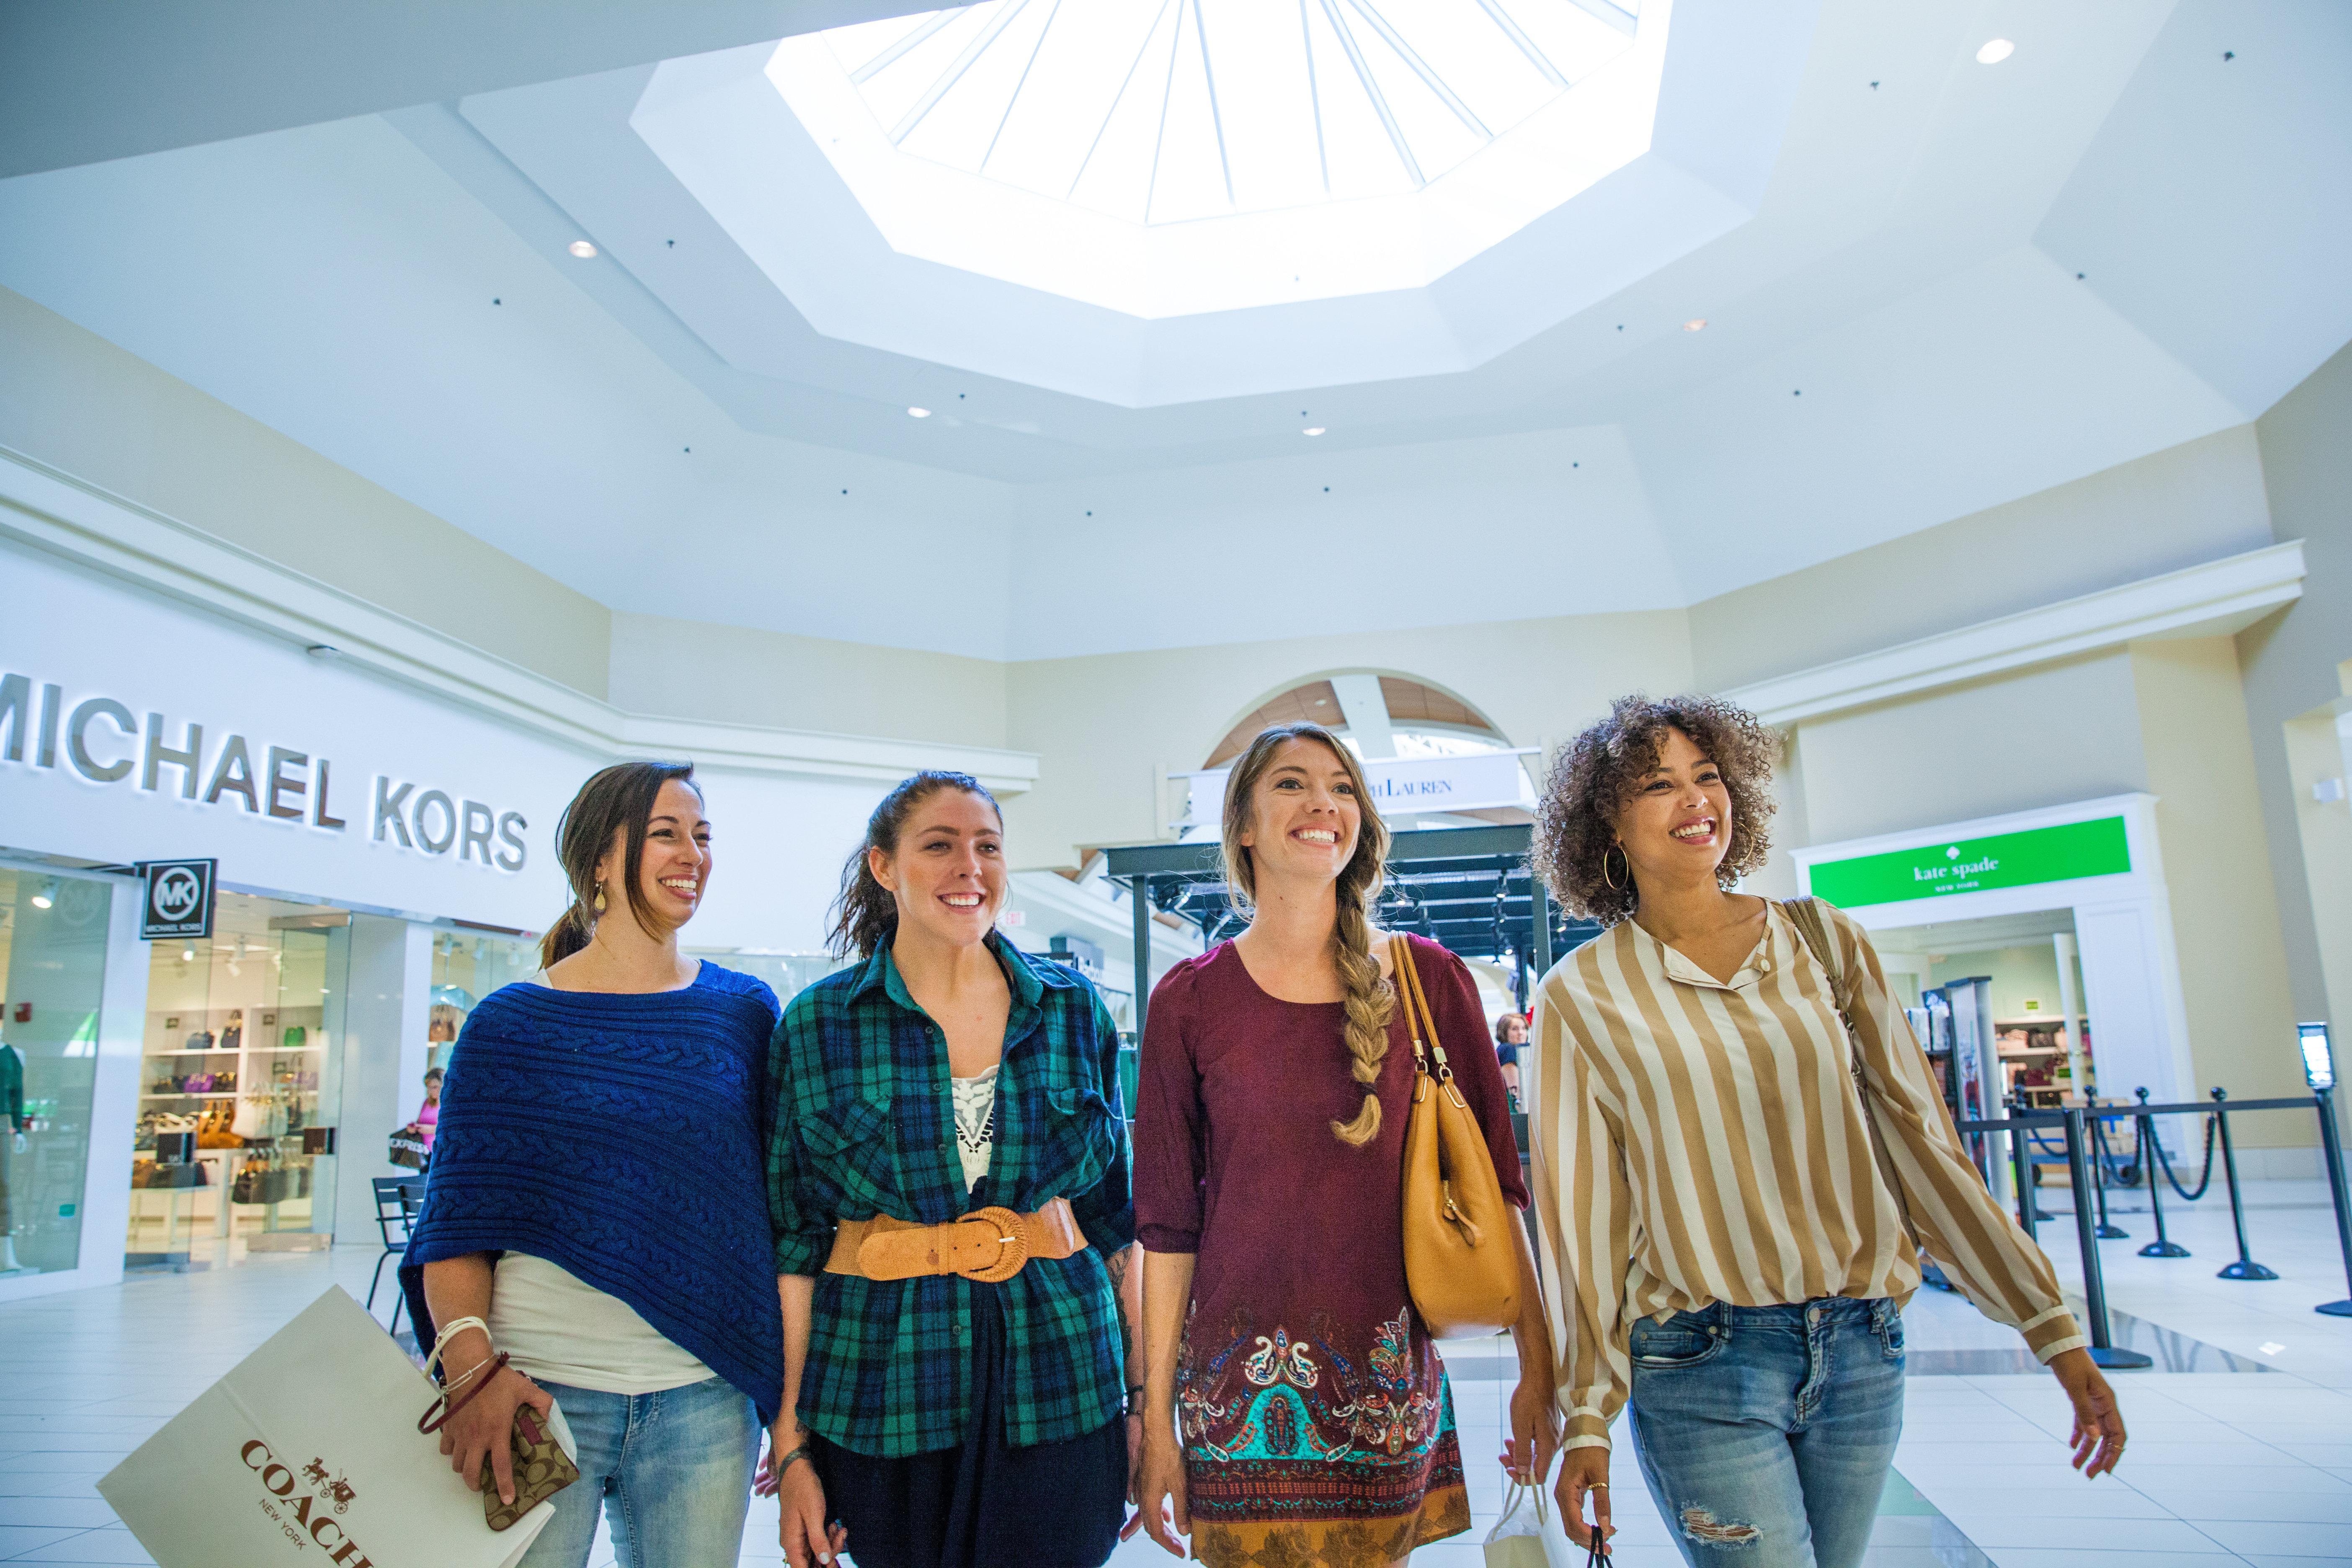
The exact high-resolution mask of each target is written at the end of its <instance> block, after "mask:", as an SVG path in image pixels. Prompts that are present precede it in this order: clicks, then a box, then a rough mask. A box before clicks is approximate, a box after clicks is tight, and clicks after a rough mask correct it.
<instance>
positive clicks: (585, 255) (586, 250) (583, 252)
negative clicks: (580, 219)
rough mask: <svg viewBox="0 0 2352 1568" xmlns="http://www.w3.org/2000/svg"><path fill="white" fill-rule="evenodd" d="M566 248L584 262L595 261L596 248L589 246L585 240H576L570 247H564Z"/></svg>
mask: <svg viewBox="0 0 2352 1568" xmlns="http://www.w3.org/2000/svg"><path fill="white" fill-rule="evenodd" d="M564 248H565V249H567V250H569V251H571V252H572V255H574V256H576V257H578V258H580V259H581V260H583V261H592V260H593V259H595V256H596V247H594V246H593V245H591V244H589V243H588V242H587V241H586V240H584V239H575V240H573V241H572V243H571V244H570V245H568V246H566V247H564Z"/></svg>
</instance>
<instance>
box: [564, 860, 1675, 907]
mask: <svg viewBox="0 0 2352 1568" xmlns="http://www.w3.org/2000/svg"><path fill="white" fill-rule="evenodd" d="M1612 855H1614V856H1616V857H1617V858H1618V859H1620V860H1622V861H1624V864H1625V882H1630V881H1632V880H1633V862H1632V861H1631V860H1626V859H1625V847H1624V846H1623V845H1622V844H1612V845H1611V846H1610V847H1608V848H1606V849H1603V850H1602V851H1601V880H1602V881H1604V882H1606V883H1608V884H1609V888H1610V890H1611V891H1612V892H1618V893H1622V892H1623V891H1624V890H1625V882H1621V881H1619V880H1617V879H1615V878H1614V877H1612V876H1611V875H1610V874H1609V857H1610V856H1612ZM601 897H602V895H601V894H600V895H599V898H600V899H601ZM597 907H598V908H599V909H601V908H603V907H604V906H603V905H602V904H601V903H599V904H598V906H597Z"/></svg>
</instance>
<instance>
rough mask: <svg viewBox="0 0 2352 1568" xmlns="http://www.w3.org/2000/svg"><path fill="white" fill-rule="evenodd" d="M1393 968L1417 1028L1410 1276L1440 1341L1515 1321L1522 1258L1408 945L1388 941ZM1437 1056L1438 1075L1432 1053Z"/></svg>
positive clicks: (1513, 1215) (1409, 1174) (1416, 1300)
mask: <svg viewBox="0 0 2352 1568" xmlns="http://www.w3.org/2000/svg"><path fill="white" fill-rule="evenodd" d="M1389 957H1390V965H1391V970H1392V972H1393V980H1394V984H1395V986H1396V992H1397V999H1398V1002H1399V1003H1400V1004H1401V1005H1402V1007H1403V1008H1404V1017H1405V1026H1406V1027H1407V1028H1408V1029H1409V1030H1411V1031H1412V1115H1411V1116H1410V1117H1408V1118H1407V1119H1406V1121H1405V1129H1404V1279H1405V1285H1406V1288H1407V1289H1410V1290H1411V1291H1412V1305H1413V1310H1415V1311H1417V1312H1419V1313H1420V1314H1421V1321H1422V1322H1423V1325H1424V1326H1425V1327H1427V1328H1428V1330H1429V1331H1430V1332H1431V1333H1432V1334H1433V1335H1434V1336H1436V1337H1437V1338H1439V1339H1463V1338H1468V1337H1470V1336H1473V1335H1476V1334H1492V1333H1496V1332H1499V1331H1502V1330H1504V1329H1507V1328H1509V1327H1510V1326H1511V1325H1512V1324H1514V1323H1516V1322H1517V1321H1518V1319H1519V1255H1518V1249H1517V1247H1516V1246H1514V1245H1513V1243H1512V1239H1511V1233H1510V1229H1509V1227H1510V1226H1515V1225H1517V1224H1518V1223H1519V1216H1518V1214H1517V1211H1515V1210H1514V1209H1513V1208H1512V1207H1511V1205H1509V1204H1508V1203H1507V1202H1506V1201H1505V1200H1504V1197H1503V1185H1502V1184H1501V1183H1500V1182H1499V1181H1497V1180H1496V1177H1495V1159H1494V1156H1493V1155H1492V1154H1491V1153H1489V1152H1487V1149H1486V1130H1485V1129H1484V1128H1482V1127H1480V1126H1479V1125H1478V1118H1477V1115H1476V1113H1475V1112H1474V1111H1472V1110H1471V1109H1470V1106H1469V1102H1468V1101H1466V1100H1464V1099H1463V1098H1462V1091H1461V1090H1460V1089H1457V1088H1455V1087H1454V1068H1452V1067H1451V1066H1449V1065H1448V1064H1447V1062H1446V1060H1445V1047H1444V1045H1443V1044H1442V1043H1441V1042H1440V1041H1439V1040H1438V1037H1437V1023H1436V1020H1435V1019H1434V1018H1433V1016H1431V1014H1430V1010H1429V998H1428V996H1427V995H1426V994H1423V991H1422V988H1421V974H1420V973H1419V972H1418V971H1417V970H1415V969H1414V967H1413V963H1412V943H1411V942H1407V941H1406V940H1405V939H1404V938H1403V937H1402V936H1394V937H1391V938H1390V939H1389ZM1432 1056H1434V1057H1435V1058H1437V1067H1436V1071H1435V1072H1434V1073H1432V1071H1431V1070H1430V1058H1431V1057H1432Z"/></svg>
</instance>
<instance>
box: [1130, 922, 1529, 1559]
mask: <svg viewBox="0 0 2352 1568" xmlns="http://www.w3.org/2000/svg"><path fill="white" fill-rule="evenodd" d="M1412 952H1413V958H1414V962H1415V964H1416V965H1417V967H1418V969H1419V971H1420V974H1421V981H1422V986H1423V989H1424V990H1425V991H1426V992H1427V993H1428V995H1429V1005H1430V1010H1431V1012H1432V1013H1433V1015H1434V1016H1435V1018H1436V1021H1437V1032H1438V1038H1439V1039H1440V1040H1441V1041H1443V1042H1444V1045H1445V1047H1446V1057H1447V1058H1448V1060H1449V1061H1450V1062H1451V1063H1452V1065H1453V1068H1454V1076H1455V1079H1456V1081H1457V1082H1458V1083H1459V1084H1460V1086H1461V1089H1462V1092H1463V1096H1464V1098H1465V1100H1468V1101H1469V1103H1470V1108H1471V1109H1472V1110H1474V1111H1475V1112H1476V1113H1477V1116H1478V1120H1479V1121H1480V1123H1481V1124H1482V1125H1483V1126H1484V1127H1485V1129H1486V1145H1487V1148H1488V1150H1489V1151H1490V1152H1492V1153H1493V1155H1494V1159H1495V1173H1496V1175H1497V1176H1498V1177H1499V1178H1501V1181H1502V1185H1503V1193H1504V1195H1505V1196H1506V1197H1507V1198H1509V1199H1510V1201H1511V1202H1512V1203H1513V1204H1515V1205H1518V1206H1520V1207H1522V1208H1524V1207H1526V1205H1527V1201H1528V1194H1527V1186H1526V1184H1525V1183H1524V1182H1522V1181H1521V1180H1520V1178H1519V1157H1518V1151H1517V1146H1516V1145H1515V1144H1514V1143H1513V1142H1512V1138H1511V1122H1510V1116H1509V1113H1508V1100H1507V1098H1506V1096H1505V1093H1504V1089H1503V1074H1502V1068H1501V1065H1500V1064H1499V1063H1498V1062H1497V1061H1496V1057H1495V1047H1494V1043H1493V1035H1492V1033H1491V1032H1490V1031H1489V1030H1488V1028H1487V1026H1486V1015H1485V1013H1484V1011H1483V1010H1482V1009H1481V1008H1480V1006H1479V1004H1478V993H1477V988H1476V986H1475V984H1472V982H1471V979H1470V973H1469V971H1467V970H1466V969H1465V968H1464V967H1463V966H1462V961H1461V960H1460V959H1457V958H1455V957H1454V955H1453V954H1452V953H1450V952H1446V951H1445V949H1444V948H1443V947H1441V946H1439V945H1438V944H1437V943H1435V942H1424V941H1423V940H1421V939H1420V938H1418V937H1415V938H1413V939H1412ZM1344 1017H1345V1010H1344V1008H1343V1007H1342V1006H1341V1005H1340V1004H1339V1003H1336V1002H1332V1003H1303V1002H1281V1001H1276V999H1275V998H1274V997H1272V996H1269V995H1267V994H1265V992H1264V991H1262V990H1260V989H1259V987H1258V984H1257V983H1256V982H1255V980H1252V979H1251V978H1250V973H1249V970H1248V968H1247V967H1246V966H1245V965H1244V963H1242V960H1241V955H1240V954H1239V953H1237V952H1234V948H1233V944H1232V943H1230V942H1224V943H1220V944H1219V945H1218V946H1216V947H1213V948H1212V949H1210V950H1209V951H1208V952H1205V953H1203V954H1202V955H1201V956H1200V957H1199V958H1196V959H1193V960H1192V962H1191V963H1184V964H1181V965H1179V966H1178V967H1177V968H1175V969H1173V970H1171V971H1170V972H1169V973H1168V975H1167V976H1166V978H1164V979H1162V980H1161V981H1160V984H1159V985H1158V986H1157V987H1156V988H1155V989H1154V990H1153V991H1152V994H1151V1010H1150V1024H1149V1026H1147V1028H1146V1030H1145V1033H1144V1037H1143V1055H1142V1062H1141V1072H1142V1079H1141V1084H1140V1087H1139V1090H1138V1093H1137V1096H1136V1120H1135V1217H1136V1237H1137V1239H1138V1240H1139V1241H1140V1242H1141V1243H1142V1244H1143V1246H1144V1247H1145V1248H1146V1249H1147V1250H1150V1251H1152V1252H1190V1253H1194V1254H1196V1255H1197V1256H1198V1263H1197V1266H1196V1268H1195V1270H1194V1272H1193V1276H1192V1305H1191V1307H1190V1309H1189V1310H1188V1311H1187V1313H1186V1317H1185V1328H1184V1344H1183V1352H1182V1357H1181V1361H1180V1363H1178V1368H1177V1374H1176V1404H1177V1415H1178V1420H1179V1422H1180V1424H1181V1427H1182V1432H1183V1439H1184V1471H1185V1478H1186V1492H1187V1499H1188V1502H1189V1505H1190V1508H1191V1511H1192V1553H1193V1555H1194V1556H1195V1557H1198V1558H1199V1559H1200V1560H1201V1561H1202V1562H1204V1563H1209V1564H1211V1565H1212V1568H1241V1565H1243V1564H1251V1565H1254V1568H1289V1565H1292V1564H1297V1565H1301V1568H1303V1565H1306V1564H1323V1565H1327V1568H1359V1565H1361V1568H1376V1565H1384V1564H1387V1563H1393V1562H1395V1561H1396V1560H1397V1559H1399V1558H1401V1557H1403V1556H1404V1555H1405V1554H1406V1553H1407V1552H1411V1551H1412V1550H1413V1548H1415V1547H1417V1546H1421V1545H1424V1544H1426V1543H1428V1542H1432V1541H1436V1540H1439V1539H1441V1538H1443V1537H1444V1536H1448V1535H1454V1534H1457V1533H1459V1532H1460V1531H1465V1530H1467V1529H1468V1528H1469V1527H1470V1505H1469V1500H1468V1498H1467V1497H1466V1495H1465V1492H1464V1489H1463V1481H1462V1452H1461V1447H1460V1445H1459V1443H1458V1442H1457V1440H1456V1438H1455V1436H1454V1402H1453V1396H1452V1394H1450V1392H1449V1391H1448V1389H1447V1387H1446V1383H1445V1367H1444V1363H1443V1362H1441V1361H1440V1360H1439V1359H1438V1355H1437V1350H1436V1347H1435V1345H1433V1343H1432V1342H1430V1338H1429V1334H1428V1332H1427V1331H1426V1330H1424V1329H1423V1326H1422V1324H1421V1322H1420V1321H1419V1319H1418V1318H1417V1316H1416V1315H1415V1314H1414V1312H1413V1310H1412V1300H1411V1297H1410V1296H1409V1295H1408V1293H1407V1291H1406V1288H1405V1279H1404V1237H1403V1224H1402V1212H1403V1203H1404V1131H1405V1121H1406V1118H1407V1116H1408V1114H1409V1113H1410V1111H1411V1109H1412V1036H1411V1035H1410V1034H1409V1033H1408V1032H1407V1031H1406V1029H1405V1026H1404V1023H1403V1009H1402V1006H1400V1007H1399V1008H1398V1009H1397V1016H1396V1019H1395V1021H1394V1022H1392V1023H1391V1025H1390V1027H1389V1053H1388V1058H1387V1059H1386V1060H1385V1061H1384V1062H1382V1064H1381V1076H1380V1082H1379V1084H1378V1086H1377V1087H1378V1090H1379V1093H1380V1097H1381V1131H1380V1134H1379V1136H1378V1137H1376V1138H1374V1139H1373V1140H1372V1142H1370V1143H1368V1144H1366V1145H1365V1146H1364V1147H1362V1148H1360V1149H1351V1148H1349V1147H1348V1146H1347V1145H1346V1144H1344V1143H1342V1142H1339V1139H1338V1138H1336V1137H1335V1136H1333V1134H1332V1131H1331V1123H1332V1122H1333V1121H1347V1120H1349V1119H1350V1118H1351V1117H1353V1116H1354V1115H1355V1113H1356V1110H1357V1108H1358V1107H1359V1106H1360V1104H1361V1103H1362V1101H1363V1090H1362V1089H1361V1088H1360V1087H1359V1086H1358V1085H1357V1083H1356V1080H1355V1079H1354V1078H1353V1077H1351V1076H1350V1075H1349V1056H1348V1047H1347V1043H1346V1040H1345V1038H1344V1036H1343V1032H1342V1031H1343V1023H1344Z"/></svg>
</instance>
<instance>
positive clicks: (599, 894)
mask: <svg viewBox="0 0 2352 1568" xmlns="http://www.w3.org/2000/svg"><path fill="white" fill-rule="evenodd" d="M593 907H594V909H595V910H596V912H597V913H598V914H600V915H601V914H603V913H604V884H603V883H601V882H599V883H598V884H597V885H596V902H595V904H594V906H593Z"/></svg>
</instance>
